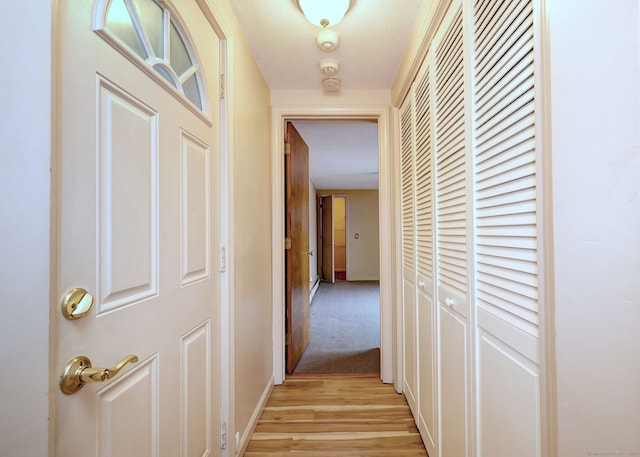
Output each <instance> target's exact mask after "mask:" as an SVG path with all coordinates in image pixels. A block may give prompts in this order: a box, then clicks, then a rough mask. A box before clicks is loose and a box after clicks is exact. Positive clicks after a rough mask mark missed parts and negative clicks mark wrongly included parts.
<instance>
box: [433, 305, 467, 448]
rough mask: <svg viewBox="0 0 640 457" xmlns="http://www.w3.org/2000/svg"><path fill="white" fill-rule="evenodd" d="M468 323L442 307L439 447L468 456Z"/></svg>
mask: <svg viewBox="0 0 640 457" xmlns="http://www.w3.org/2000/svg"><path fill="white" fill-rule="evenodd" d="M467 333H468V325H467V323H466V321H465V320H463V319H461V318H460V317H458V316H456V315H455V314H453V313H452V312H451V311H450V310H449V309H447V307H445V306H440V381H441V382H440V392H441V400H440V418H441V423H440V431H441V434H442V435H441V436H442V439H441V441H440V449H441V453H442V456H443V457H465V456H468V455H469V444H468V443H469V429H468V414H469V411H468V409H467V408H468V406H467V405H468V401H469V398H468V395H469V387H470V385H469V379H468V372H467V364H468V361H469V359H468V352H467V343H468V341H467Z"/></svg>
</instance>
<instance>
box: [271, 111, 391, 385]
mask: <svg viewBox="0 0 640 457" xmlns="http://www.w3.org/2000/svg"><path fill="white" fill-rule="evenodd" d="M304 118H310V119H318V118H322V119H375V120H377V121H378V163H379V189H378V197H379V203H378V204H379V213H380V217H379V226H380V227H379V228H380V330H381V332H380V333H381V338H380V377H381V379H382V381H383V382H385V383H391V382H393V379H394V363H393V362H394V358H395V357H394V353H393V348H394V344H393V338H394V332H393V312H394V308H393V300H392V293H391V291H392V290H393V284H394V276H393V273H394V261H393V259H394V257H393V254H394V252H393V249H392V248H393V245H392V240H393V238H392V235H393V231H392V229H391V224H392V223H393V221H395V218H394V217H393V216H394V205H393V204H392V203H393V200H392V198H391V195H392V191H393V189H394V187H393V186H394V185H395V181H394V179H393V172H392V170H393V166H392V163H393V161H392V154H391V152H392V149H391V147H390V143H389V128H390V125H389V112H388V109H387V107H386V106H385V107H382V108H372V107H370V106H368V107H367V106H364V107H359V106H355V107H327V106H324V107H323V106H317V105H301V106H290V105H281V106H277V105H276V106H272V109H271V130H272V132H273V137H272V145H271V186H272V189H271V190H272V196H273V199H272V201H273V203H272V205H273V206H272V216H273V217H272V224H273V230H272V235H271V236H272V274H273V276H272V281H273V295H272V299H273V301H272V304H273V376H274V382H275V383H276V384H282V383H283V382H284V377H285V365H284V360H285V355H284V351H285V344H284V333H285V331H284V318H285V316H284V303H285V294H284V293H285V291H284V122H285V119H304Z"/></svg>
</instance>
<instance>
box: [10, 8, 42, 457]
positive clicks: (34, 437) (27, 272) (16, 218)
mask: <svg viewBox="0 0 640 457" xmlns="http://www.w3.org/2000/svg"><path fill="white" fill-rule="evenodd" d="M5 13H6V14H3V15H1V16H0V55H2V57H3V59H4V60H5V62H11V66H12V67H13V68H15V69H18V68H19V69H20V71H3V72H2V73H0V86H2V97H1V98H2V104H1V105H0V138H2V146H0V163H1V164H2V165H0V214H1V216H0V309H1V310H2V311H3V315H2V317H0V366H2V376H1V377H0V404H1V405H2V412H0V455H1V456H11V457H46V456H47V455H48V447H49V442H48V441H49V434H48V430H49V420H48V419H49V388H50V385H51V384H53V382H54V381H53V379H54V376H53V375H52V374H51V373H50V371H49V370H50V367H49V262H50V248H51V243H50V231H49V230H50V201H51V195H50V190H51V187H50V186H51V171H50V167H51V144H52V130H51V103H52V84H51V78H50V75H51V74H52V70H51V61H52V60H51V59H52V46H51V37H52V24H53V20H52V14H53V10H52V7H51V4H50V3H48V2H43V1H42V0H24V1H20V2H16V3H15V4H11V6H10V7H8V9H7V11H6V12H5ZM16 18H20V20H19V21H17V20H16ZM12 310H13V311H12Z"/></svg>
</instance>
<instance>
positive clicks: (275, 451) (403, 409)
mask: <svg viewBox="0 0 640 457" xmlns="http://www.w3.org/2000/svg"><path fill="white" fill-rule="evenodd" d="M244 455H245V457H258V456H264V457H280V456H291V455H296V456H299V457H331V456H341V457H342V456H345V457H346V456H349V457H355V456H358V457H377V456H380V457H382V456H395V457H399V456H403V457H414V456H420V457H426V456H427V452H426V451H425V448H424V446H423V444H422V440H421V439H420V435H419V434H418V430H417V429H416V426H415V423H414V421H413V417H412V416H411V413H410V412H409V406H407V403H406V401H405V400H404V397H402V396H401V395H399V394H397V393H396V391H395V389H394V388H393V386H392V385H389V384H382V382H381V381H380V380H379V379H377V378H355V377H352V378H313V377H309V378H293V379H287V380H286V381H285V383H284V384H283V385H281V386H276V387H275V388H274V390H273V393H272V394H271V397H270V398H269V401H268V402H267V406H266V408H265V410H264V412H263V413H262V416H261V417H260V420H259V422H258V425H257V427H256V431H255V433H254V434H253V436H252V438H251V442H250V443H249V446H248V448H247V451H246V452H245V454H244Z"/></svg>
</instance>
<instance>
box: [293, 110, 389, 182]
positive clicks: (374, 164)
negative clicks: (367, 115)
mask: <svg viewBox="0 0 640 457" xmlns="http://www.w3.org/2000/svg"><path fill="white" fill-rule="evenodd" d="M293 125H294V126H295V128H296V130H297V131H298V132H299V133H300V136H302V138H303V139H304V141H305V143H307V145H308V146H309V178H310V179H311V182H313V185H314V186H315V187H316V189H318V190H329V189H332V190H350V189H377V188H378V124H377V123H376V122H374V121H351V120H344V121H309V120H301V121H294V122H293Z"/></svg>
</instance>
